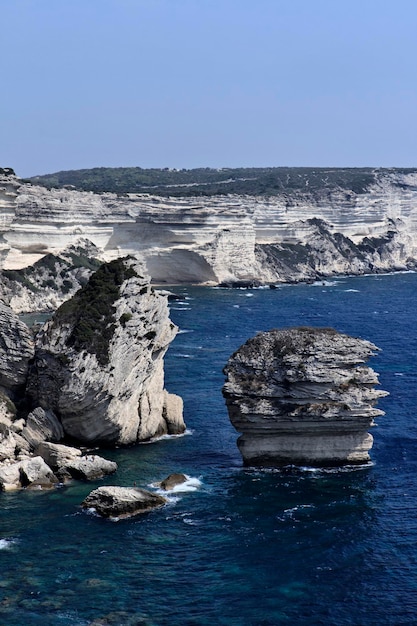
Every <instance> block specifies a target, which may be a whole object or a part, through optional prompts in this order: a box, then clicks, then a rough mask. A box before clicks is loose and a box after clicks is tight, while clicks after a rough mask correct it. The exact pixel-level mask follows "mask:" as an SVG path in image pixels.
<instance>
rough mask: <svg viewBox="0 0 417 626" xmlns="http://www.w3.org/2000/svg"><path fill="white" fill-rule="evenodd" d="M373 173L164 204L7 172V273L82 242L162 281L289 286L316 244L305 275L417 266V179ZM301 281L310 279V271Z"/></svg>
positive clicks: (0, 203)
mask: <svg viewBox="0 0 417 626" xmlns="http://www.w3.org/2000/svg"><path fill="white" fill-rule="evenodd" d="M373 176H374V178H373V181H374V182H373V183H372V184H370V185H369V186H368V187H367V188H366V189H365V190H363V189H362V190H361V191H360V192H354V191H351V190H347V189H345V188H342V187H332V188H327V187H326V183H325V180H324V181H323V188H322V189H315V190H314V191H309V189H308V187H306V189H303V190H300V189H288V190H285V189H284V190H283V191H280V192H279V193H278V194H277V195H276V196H273V197H263V196H238V195H224V196H211V197H188V198H165V197H157V196H152V195H147V194H126V195H124V196H118V195H116V194H110V193H102V194H95V193H92V192H79V191H75V190H68V189H51V190H48V189H46V188H44V187H40V186H36V185H31V184H27V183H24V184H21V183H20V182H19V180H18V179H17V178H16V177H14V176H12V175H11V174H10V173H9V174H7V173H6V174H5V173H4V170H3V173H1V172H0V215H1V228H0V230H1V233H2V236H3V243H2V246H3V247H2V258H3V266H4V268H9V269H14V268H21V267H25V266H28V265H30V264H32V263H33V262H35V261H36V260H38V259H39V258H40V257H42V256H44V255H45V254H46V253H48V252H52V253H58V252H60V251H61V250H62V249H63V248H65V247H67V246H68V245H70V244H74V243H75V242H76V241H77V240H78V239H79V238H80V237H81V238H86V239H88V240H90V241H92V242H93V243H94V244H95V245H96V246H97V247H98V248H100V249H101V250H103V255H104V259H105V260H111V259H115V258H118V257H121V256H124V255H126V254H132V255H134V256H136V257H138V258H141V259H142V260H143V261H144V262H145V264H146V267H147V271H148V273H149V274H150V275H151V277H152V279H153V281H154V282H156V283H163V282H166V283H181V282H183V283H184V282H185V283H190V282H192V283H203V284H204V283H208V284H217V283H221V282H224V281H239V280H240V281H244V280H259V281H260V282H268V281H273V282H279V281H287V280H288V279H289V278H288V274H289V273H290V274H291V271H290V272H289V273H288V269H289V270H291V265H290V266H289V268H287V269H285V268H283V269H282V268H281V269H280V263H282V261H283V260H284V261H285V259H286V258H288V255H291V254H292V252H293V248H294V246H300V245H301V246H307V245H309V246H310V250H309V261H308V262H307V265H306V271H307V275H306V276H305V277H308V275H313V276H317V275H321V274H323V275H331V274H338V273H345V272H349V273H364V272H369V271H387V270H398V269H408V268H412V267H414V266H415V264H416V259H417V172H415V171H405V172H402V171H400V170H375V171H374V173H373ZM19 185H20V186H19ZM312 218H316V219H318V220H320V221H322V222H323V224H324V225H325V227H326V229H327V233H328V234H327V235H326V236H323V234H322V233H321V234H320V233H319V234H318V233H317V224H316V223H315V222H314V220H313V221H311V220H312ZM388 233H391V235H390V239H389V241H386V240H385V239H386V237H387V234H388ZM338 234H340V235H341V236H343V237H344V238H345V243H346V246H347V248H349V246H350V244H352V246H353V248H354V254H350V253H349V250H347V248H346V246H345V250H347V255H345V254H344V252H343V251H341V250H339V251H338V253H337V254H336V255H335V254H334V253H333V252H332V250H333V249H334V247H335V246H336V247H337V246H338V244H339V243H340V241H338V237H337V235H338ZM312 240H313V241H312ZM314 241H315V244H314ZM366 242H370V244H369V245H370V246H371V249H369V246H368V248H367V245H366ZM375 242H377V243H375ZM378 242H379V243H380V244H381V246H379V247H378V245H377V244H378ZM313 244H314V245H315V248H314V245H313ZM356 246H358V247H359V249H360V250H359V252H358V251H357V248H356ZM320 253H322V255H321V257H320V258H319V255H320ZM277 255H278V256H280V263H278V264H276V263H275V262H274V261H273V258H275V257H276V256H277ZM358 255H359V257H360V258H359V259H358V258H354V257H358ZM295 275H296V279H297V280H300V279H303V268H302V267H301V266H297V267H296V268H295Z"/></svg>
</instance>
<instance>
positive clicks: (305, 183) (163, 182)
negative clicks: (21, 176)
mask: <svg viewBox="0 0 417 626" xmlns="http://www.w3.org/2000/svg"><path fill="white" fill-rule="evenodd" d="M416 171H417V170H416V169H397V168H394V169H375V168H370V167H364V168H325V167H258V168H248V167H243V168H221V169H212V168H199V169H191V170H187V169H182V170H176V169H168V168H165V169H142V168H141V167H114V168H111V167H96V168H92V169H85V170H69V171H64V172H56V173H54V174H48V175H44V176H35V177H33V178H31V179H28V180H29V181H30V182H32V183H34V184H39V185H44V186H45V187H48V188H51V187H57V188H61V187H69V188H74V189H78V190H82V191H94V192H96V193H100V192H113V193H118V194H124V193H149V194H155V195H160V196H178V197H180V196H196V195H197V196H212V195H220V194H228V193H233V194H248V195H263V196H274V195H277V194H280V193H288V194H291V193H293V192H294V191H305V192H311V193H312V194H314V193H316V192H318V191H323V190H333V189H341V190H344V191H345V192H346V193H349V192H352V193H355V194H360V193H364V192H366V191H367V189H368V188H369V186H370V185H371V184H372V183H374V182H375V179H376V176H377V174H378V173H379V174H380V173H384V172H386V173H393V172H394V173H412V172H416Z"/></svg>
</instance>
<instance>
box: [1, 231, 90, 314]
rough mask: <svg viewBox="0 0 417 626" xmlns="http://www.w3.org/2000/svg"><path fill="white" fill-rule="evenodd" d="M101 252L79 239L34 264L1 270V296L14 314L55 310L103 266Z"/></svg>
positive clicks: (88, 242) (86, 241)
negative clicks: (16, 268) (57, 252)
mask: <svg viewBox="0 0 417 626" xmlns="http://www.w3.org/2000/svg"><path fill="white" fill-rule="evenodd" d="M101 263H102V260H101V259H100V251H99V250H98V248H96V246H94V244H92V243H91V242H90V241H88V240H78V241H77V242H76V244H75V245H71V246H69V247H68V248H65V249H64V250H63V251H62V252H60V253H59V255H55V254H52V253H49V254H46V255H45V256H43V257H42V258H41V259H39V261H36V263H34V264H33V265H30V266H28V267H25V268H22V269H18V270H3V271H2V272H1V273H0V299H1V300H3V301H4V302H5V303H7V304H8V305H9V306H10V307H11V308H12V309H13V311H14V312H15V313H25V312H32V311H35V312H37V313H39V312H48V311H51V312H52V311H55V310H56V309H57V308H58V307H59V306H60V305H61V304H62V303H63V302H65V301H66V300H68V299H69V298H71V297H72V296H73V295H74V294H75V293H76V292H77V291H78V289H80V288H81V287H83V286H84V285H85V284H86V283H87V282H88V279H89V277H90V276H91V274H92V273H93V272H95V271H96V270H97V269H98V268H99V267H100V265H101Z"/></svg>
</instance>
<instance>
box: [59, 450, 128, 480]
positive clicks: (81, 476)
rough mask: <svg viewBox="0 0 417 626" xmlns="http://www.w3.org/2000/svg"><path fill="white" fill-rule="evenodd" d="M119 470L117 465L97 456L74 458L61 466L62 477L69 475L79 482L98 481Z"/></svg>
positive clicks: (89, 455) (60, 473)
mask: <svg viewBox="0 0 417 626" xmlns="http://www.w3.org/2000/svg"><path fill="white" fill-rule="evenodd" d="M116 470H117V463H115V462H114V461H108V460H107V459H103V458H102V457H101V456H98V455H97V454H88V455H86V456H82V457H74V458H73V459H68V461H67V462H66V463H65V464H64V465H63V466H61V468H60V472H59V475H60V477H62V476H66V475H69V476H70V477H71V478H77V479H78V480H96V479H97V478H102V477H103V476H107V475H108V474H113V473H114V472H115V471H116Z"/></svg>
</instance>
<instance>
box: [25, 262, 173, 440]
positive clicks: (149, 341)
mask: <svg viewBox="0 0 417 626" xmlns="http://www.w3.org/2000/svg"><path fill="white" fill-rule="evenodd" d="M175 334H176V327H175V326H174V324H172V322H171V321H170V319H169V315H168V307H167V301H166V298H165V297H164V296H161V295H159V294H158V293H156V292H155V291H154V290H153V289H152V288H151V287H150V286H149V282H148V280H147V279H146V278H144V277H143V267H142V266H141V265H140V264H139V263H138V262H137V261H135V260H134V259H120V260H115V261H112V262H111V263H109V264H104V265H102V266H101V267H100V269H99V270H98V271H97V272H96V273H95V274H93V276H92V277H91V279H90V281H89V282H88V283H87V285H86V286H85V287H84V288H83V289H81V290H80V291H79V292H77V294H76V295H75V296H74V297H73V298H72V299H71V300H69V301H67V302H66V303H64V304H63V305H62V306H61V307H60V308H59V309H58V311H57V312H56V313H55V315H54V316H53V317H52V319H51V320H50V321H48V322H47V323H46V324H45V326H44V327H43V329H42V330H41V331H40V332H39V333H38V335H37V339H36V354H35V358H34V362H33V365H32V367H31V371H30V374H29V379H28V385H27V393H28V395H29V396H30V397H31V399H32V404H33V406H39V407H42V408H43V409H44V410H45V411H46V410H51V411H53V412H54V414H55V415H56V416H57V417H58V419H59V421H60V423H61V424H62V427H63V430H64V433H65V435H67V436H70V437H72V438H73V439H76V440H78V441H80V442H83V443H94V444H99V443H106V444H130V443H135V442H137V441H144V440H148V439H150V438H152V437H155V436H159V435H162V434H165V433H169V434H179V433H182V432H184V430H185V425H184V421H183V418H182V400H181V399H180V398H178V397H177V396H173V395H172V394H168V393H167V392H166V391H165V390H164V370H163V358H164V354H165V352H166V350H167V348H168V346H169V344H170V342H171V341H172V339H173V338H174V336H175Z"/></svg>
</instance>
